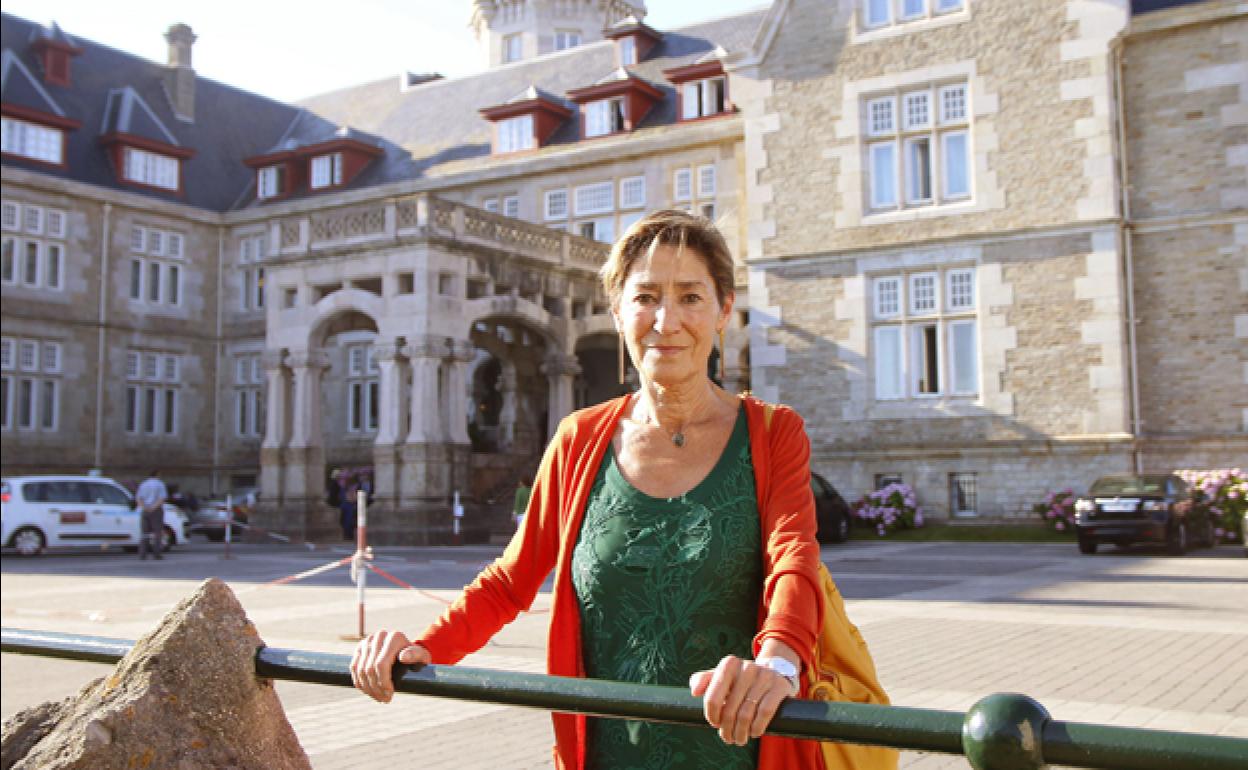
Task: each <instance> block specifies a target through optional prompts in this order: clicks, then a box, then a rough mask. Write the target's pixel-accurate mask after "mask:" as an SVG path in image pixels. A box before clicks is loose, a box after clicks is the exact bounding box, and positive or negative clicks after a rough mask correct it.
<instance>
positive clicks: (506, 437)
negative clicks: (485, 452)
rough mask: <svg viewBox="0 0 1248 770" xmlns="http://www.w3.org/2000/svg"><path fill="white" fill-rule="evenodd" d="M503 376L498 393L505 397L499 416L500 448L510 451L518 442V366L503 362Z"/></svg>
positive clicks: (499, 382)
mask: <svg viewBox="0 0 1248 770" xmlns="http://www.w3.org/2000/svg"><path fill="white" fill-rule="evenodd" d="M501 363H502V365H503V373H502V376H501V377H499V378H498V391H499V393H501V394H502V396H503V407H502V409H500V410H499V414H498V448H499V449H500V450H501V451H504V452H507V451H510V450H511V448H512V446H513V445H514V444H515V442H516V365H515V364H513V363H511V362H510V361H503V362H501Z"/></svg>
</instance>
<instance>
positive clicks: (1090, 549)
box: [1079, 537, 1096, 556]
mask: <svg viewBox="0 0 1248 770" xmlns="http://www.w3.org/2000/svg"><path fill="white" fill-rule="evenodd" d="M1079 553H1082V554H1086V555H1088V556H1091V555H1092V554H1094V553H1096V541H1095V540H1085V539H1083V538H1082V537H1081V538H1079Z"/></svg>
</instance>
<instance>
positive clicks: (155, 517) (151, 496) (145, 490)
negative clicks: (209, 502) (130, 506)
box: [134, 469, 169, 560]
mask: <svg viewBox="0 0 1248 770" xmlns="http://www.w3.org/2000/svg"><path fill="white" fill-rule="evenodd" d="M168 497H169V490H168V489H167V488H165V482H163V481H161V480H160V471H159V470H155V469H154V470H152V472H151V473H150V474H148V477H147V478H146V479H144V480H143V483H142V484H140V485H139V489H138V491H137V492H135V493H134V500H135V502H136V503H138V506H139V559H140V560H143V559H146V558H147V553H148V551H151V552H152V555H153V556H155V557H156V558H157V559H163V558H164V556H163V555H161V549H162V546H163V542H162V541H163V540H164V532H165V500H166V499H167V498H168Z"/></svg>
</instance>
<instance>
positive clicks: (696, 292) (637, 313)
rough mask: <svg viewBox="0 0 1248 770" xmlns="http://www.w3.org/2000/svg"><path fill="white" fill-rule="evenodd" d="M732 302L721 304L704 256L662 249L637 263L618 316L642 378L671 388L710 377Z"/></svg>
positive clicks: (618, 303) (616, 310)
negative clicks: (709, 367)
mask: <svg viewBox="0 0 1248 770" xmlns="http://www.w3.org/2000/svg"><path fill="white" fill-rule="evenodd" d="M732 301H733V297H732V295H729V296H727V297H725V298H724V303H723V305H720V303H719V301H718V299H717V298H716V296H715V283H714V281H713V280H711V273H710V270H708V269H707V267H706V260H705V258H703V256H702V255H701V254H699V253H698V252H696V251H693V250H692V249H689V248H686V249H684V251H683V252H681V253H678V251H677V249H676V247H675V246H667V245H661V246H658V247H657V248H656V249H655V250H654V255H653V256H651V257H649V258H647V257H645V256H642V257H640V258H639V259H638V260H637V261H636V262H635V263H633V267H632V269H631V270H630V271H629V273H628V277H627V278H626V279H625V280H624V288H623V291H621V292H620V296H619V299H618V300H617V301H616V305H615V307H614V308H613V310H612V314H613V315H614V316H615V325H616V328H617V329H618V330H619V331H620V332H622V333H623V335H624V343H625V345H627V346H628V352H629V354H630V355H631V356H632V359H633V364H634V365H635V366H636V367H637V369H638V371H640V373H641V376H642V378H643V379H644V380H645V381H647V382H654V383H656V384H659V385H663V386H666V387H671V386H673V385H676V384H678V383H682V382H686V381H688V380H690V379H693V378H698V377H706V367H707V360H708V359H709V358H710V355H711V350H712V349H713V348H714V346H715V338H716V336H717V335H718V333H719V330H720V329H722V328H723V327H724V325H725V324H726V323H727V322H728V316H729V314H730V313H731V312H732Z"/></svg>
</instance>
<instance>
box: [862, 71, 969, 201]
mask: <svg viewBox="0 0 1248 770" xmlns="http://www.w3.org/2000/svg"><path fill="white" fill-rule="evenodd" d="M920 103H921V104H922V105H923V106H922V107H921V108H920V107H916V106H915V105H917V104H920ZM863 105H864V112H863V116H864V117H863V120H864V126H863V129H864V135H865V137H866V141H865V150H864V152H865V156H866V159H865V168H866V177H867V180H866V183H865V184H866V190H865V195H866V199H867V201H866V202H867V207H868V208H869V209H870V211H871V212H874V213H879V212H885V211H896V210H901V209H909V208H920V207H936V206H942V205H946V204H951V203H959V202H962V201H966V200H969V199H970V198H971V197H972V196H973V182H974V175H973V165H974V157H973V150H972V148H971V130H970V129H971V126H970V122H969V113H970V105H969V91H968V84H967V83H966V82H958V83H943V84H941V83H938V84H928V85H925V86H922V87H918V88H916V87H907V88H906V89H905V90H903V91H899V92H895V93H892V94H887V95H875V96H871V97H868V98H865V99H864V100H863ZM899 105H900V108H899ZM950 108H954V109H952V110H951V109H950ZM954 140H956V141H958V142H959V144H958V146H959V147H960V150H959V151H960V153H961V158H960V160H959V161H958V162H959V167H958V168H956V169H953V168H951V165H950V163H951V158H953V157H954V153H953V152H952V151H951V150H950V149H949V148H950V143H951V141H954ZM923 147H926V152H925V154H924V150H923V149H921V148H923ZM955 181H956V182H960V183H962V184H963V185H964V186H965V189H958V188H957V187H956V186H952V185H953V184H954V182H955ZM924 186H926V189H924Z"/></svg>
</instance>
